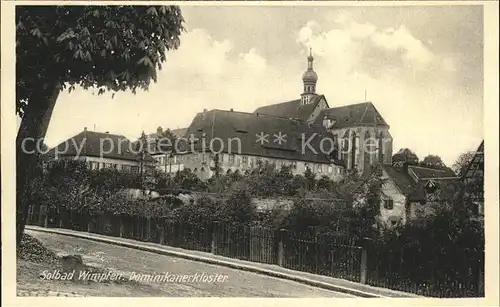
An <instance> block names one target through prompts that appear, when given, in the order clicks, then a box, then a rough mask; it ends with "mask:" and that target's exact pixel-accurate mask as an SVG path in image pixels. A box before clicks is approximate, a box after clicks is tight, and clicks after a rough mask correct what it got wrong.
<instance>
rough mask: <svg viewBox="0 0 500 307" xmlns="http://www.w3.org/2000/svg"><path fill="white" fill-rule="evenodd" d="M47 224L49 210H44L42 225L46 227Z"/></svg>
mask: <svg viewBox="0 0 500 307" xmlns="http://www.w3.org/2000/svg"><path fill="white" fill-rule="evenodd" d="M48 226H49V210H47V211H46V212H45V219H44V220H43V227H45V228H47V227H48Z"/></svg>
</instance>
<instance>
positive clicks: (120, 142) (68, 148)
mask: <svg viewBox="0 0 500 307" xmlns="http://www.w3.org/2000/svg"><path fill="white" fill-rule="evenodd" d="M101 142H102V149H101ZM80 149H81V151H80ZM56 150H57V154H58V155H60V156H70V157H72V156H77V155H78V154H80V155H81V156H88V157H101V153H102V157H103V158H111V159H121V160H133V161H138V160H139V155H138V154H137V153H136V150H135V147H133V143H132V142H130V140H128V139H127V138H126V137H125V136H123V135H118V134H111V133H102V132H95V131H86V130H84V131H82V132H80V133H79V134H77V135H75V136H73V137H71V138H69V139H67V140H66V141H64V142H62V143H60V144H59V145H57V146H55V147H54V148H52V149H51V150H50V151H49V152H48V153H47V154H45V156H46V157H50V158H53V157H55V155H56ZM146 160H152V158H151V157H150V156H146Z"/></svg>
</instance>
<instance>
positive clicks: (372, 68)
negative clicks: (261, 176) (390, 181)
mask: <svg viewBox="0 0 500 307" xmlns="http://www.w3.org/2000/svg"><path fill="white" fill-rule="evenodd" d="M181 8H182V14H183V16H184V19H185V22H186V24H185V26H186V31H185V33H183V35H182V36H181V45H180V47H179V49H178V50H175V51H171V52H169V53H168V56H167V63H166V64H165V65H164V67H163V69H162V70H161V71H160V72H159V77H158V82H157V83H156V84H153V85H151V86H150V88H149V90H148V91H144V92H138V93H137V94H135V95H134V94H132V93H117V94H116V95H115V96H114V98H111V95H103V96H96V95H93V94H92V93H91V92H90V91H84V90H82V89H77V90H76V91H73V92H71V94H69V93H68V92H63V93H61V95H60V96H59V98H58V101H57V104H56V107H55V109H54V112H53V114H52V119H51V122H50V125H49V130H48V133H47V137H46V143H47V144H48V145H49V146H55V145H57V144H58V143H59V142H62V141H64V140H65V139H67V138H70V137H72V136H73V135H76V134H77V133H79V132H81V131H82V130H83V129H84V127H87V128H88V129H89V130H96V131H101V132H105V131H109V132H110V133H115V134H122V135H125V136H126V137H129V138H131V139H135V138H137V137H139V135H140V134H141V132H142V131H145V132H146V133H152V132H155V131H156V128H157V127H158V126H162V127H164V128H170V129H176V128H184V127H187V126H189V124H190V123H191V120H192V119H193V117H194V116H195V115H196V113H198V112H202V111H203V109H208V110H210V109H226V110H228V109H230V108H233V109H234V110H235V111H244V112H253V111H254V110H255V109H256V108H257V107H260V106H263V105H268V104H273V103H278V102H283V101H289V100H293V99H298V98H299V97H300V94H301V92H302V79H301V76H302V73H303V72H304V71H305V69H306V67H307V61H306V56H307V53H308V50H309V47H311V48H312V52H313V55H314V59H315V60H314V69H315V71H316V72H317V74H318V78H319V79H318V84H317V92H318V93H320V94H324V95H325V96H326V99H327V101H328V104H329V105H330V107H336V106H342V105H347V104H351V103H358V102H363V101H365V93H366V96H367V100H369V101H372V102H373V104H374V105H375V107H376V108H377V109H378V110H379V112H380V113H381V114H382V116H383V117H384V119H385V120H386V122H388V124H389V125H390V130H389V131H390V133H391V135H392V137H393V139H394V152H396V151H397V150H398V149H399V148H410V149H412V150H413V151H414V152H416V154H417V155H418V156H419V157H420V158H421V159H422V158H424V157H425V156H426V155H428V154H436V155H439V156H441V157H442V159H443V161H444V162H445V163H446V164H447V165H451V164H453V162H454V161H455V159H456V158H457V157H458V156H459V155H460V154H461V153H463V152H465V151H468V150H474V149H476V148H477V146H478V145H479V143H480V141H481V139H483V135H484V134H483V11H482V7H481V6H456V5H453V6H400V7H397V6H391V7H374V6H371V7H361V6H355V7H354V6H351V7H339V6H328V7H325V6H321V7H314V6H310V5H308V6H240V7H234V6H220V7H217V6H211V7H207V6H203V7H199V6H198V7H197V6H186V7H181Z"/></svg>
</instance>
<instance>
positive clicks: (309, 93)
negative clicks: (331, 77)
mask: <svg viewBox="0 0 500 307" xmlns="http://www.w3.org/2000/svg"><path fill="white" fill-rule="evenodd" d="M313 61H314V57H313V56H312V48H309V56H308V57H307V70H306V71H305V72H304V74H303V75H302V83H303V84H304V89H303V92H302V94H301V95H300V96H301V100H300V101H301V104H308V103H309V102H310V101H311V99H312V97H314V96H316V83H317V82H318V75H317V74H316V72H315V71H314V68H313Z"/></svg>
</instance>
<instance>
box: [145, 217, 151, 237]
mask: <svg viewBox="0 0 500 307" xmlns="http://www.w3.org/2000/svg"><path fill="white" fill-rule="evenodd" d="M146 226H147V233H146V241H148V242H149V241H151V217H150V216H148V217H147V219H146Z"/></svg>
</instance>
